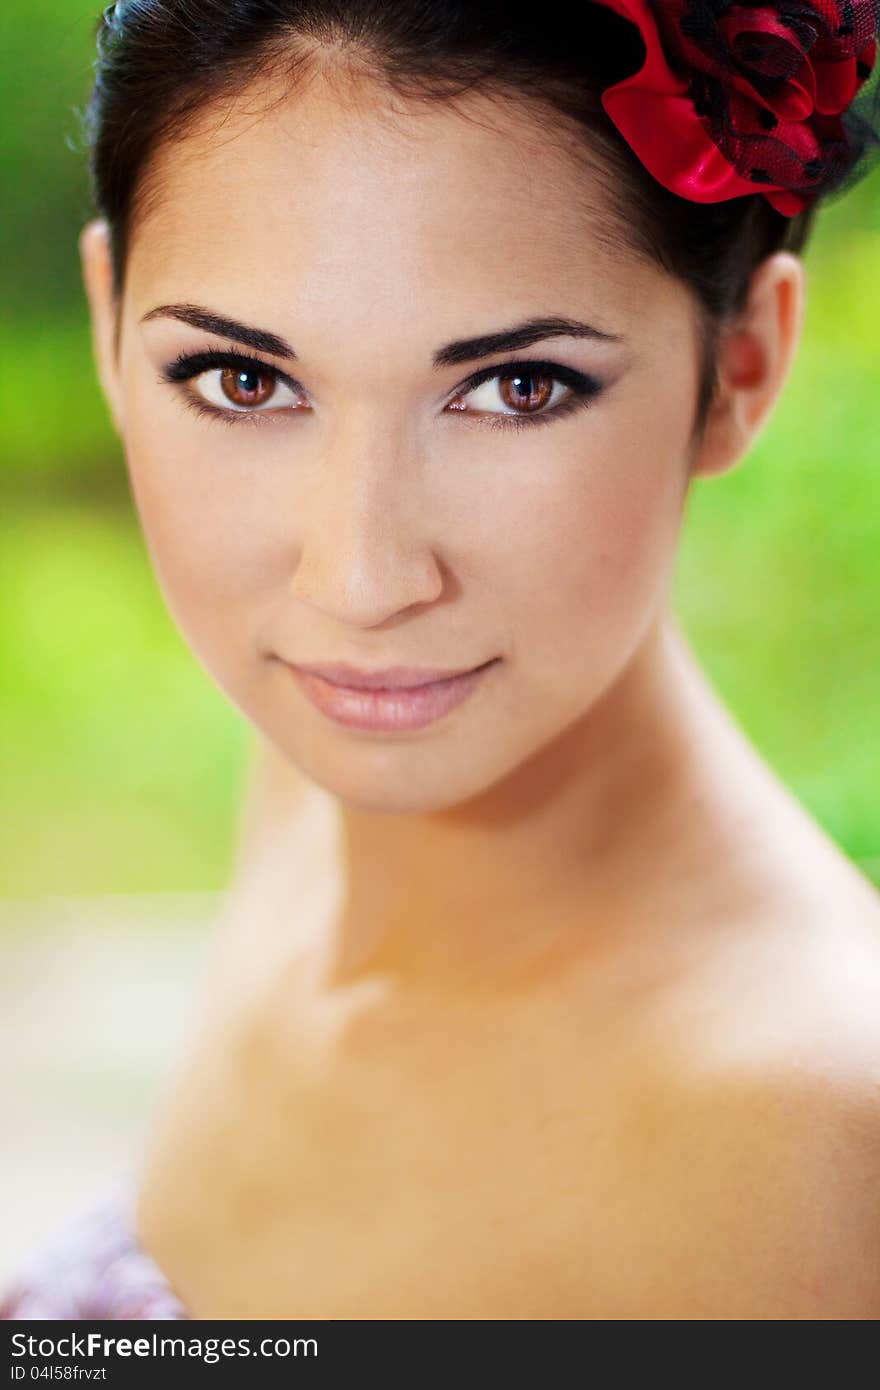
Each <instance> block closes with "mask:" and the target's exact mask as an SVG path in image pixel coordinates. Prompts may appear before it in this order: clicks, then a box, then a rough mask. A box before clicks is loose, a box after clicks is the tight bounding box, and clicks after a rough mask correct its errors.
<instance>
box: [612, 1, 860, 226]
mask: <svg viewBox="0 0 880 1390" xmlns="http://www.w3.org/2000/svg"><path fill="white" fill-rule="evenodd" d="M599 3H601V4H604V5H607V6H608V7H609V8H610V9H613V10H615V11H616V12H617V13H618V14H620V15H622V16H623V17H624V18H625V19H629V20H630V21H631V22H632V23H634V24H635V25H637V27H638V29H639V32H640V34H641V36H642V39H643V40H644V43H645V48H646V54H645V60H644V63H643V65H642V67H641V68H640V69H639V71H638V72H635V73H632V74H631V75H630V76H629V77H626V78H624V79H623V81H621V82H617V83H615V84H614V85H612V86H610V87H606V89H605V91H604V92H603V93H602V105H603V106H604V108H605V111H606V112H607V114H608V116H609V118H610V119H611V120H612V121H613V123H614V125H615V126H616V127H617V129H618V130H619V131H620V133H621V135H622V136H623V137H624V139H625V140H626V142H627V144H628V145H630V147H631V148H632V149H633V151H634V152H635V154H636V155H637V156H638V158H639V159H640V160H641V161H642V163H643V164H644V165H645V167H646V168H647V169H648V171H649V172H650V173H651V174H652V175H653V176H654V178H656V179H657V180H658V182H659V183H661V184H663V186H664V187H665V188H668V189H669V190H670V191H671V192H673V193H677V194H679V195H680V196H681V197H683V198H689V199H691V200H693V201H694V202H698V203H715V202H721V201H724V200H726V199H728V198H736V197H741V196H744V195H746V194H754V193H756V192H760V193H763V194H764V195H765V196H766V197H767V200H768V202H770V203H771V204H772V206H773V207H774V208H776V210H777V211H778V212H781V213H783V214H784V215H785V216H787V217H792V216H794V215H795V214H796V213H798V212H800V211H802V209H803V208H805V207H806V206H807V205H808V203H809V202H810V201H811V198H812V197H813V196H815V193H816V191H818V189H820V188H821V187H822V186H823V185H825V184H826V183H827V182H828V180H829V176H830V175H833V174H836V173H838V172H839V171H841V170H842V169H844V168H846V167H847V164H848V162H851V158H852V155H851V150H850V145H849V141H848V136H847V131H846V129H845V126H844V123H843V121H842V119H841V117H842V115H843V113H844V112H845V111H846V110H847V108H848V107H849V105H850V103H851V102H852V100H853V97H854V96H855V94H856V92H857V91H858V89H859V88H860V87H861V86H862V85H863V83H864V82H865V81H866V80H867V78H868V77H869V76H870V74H871V71H872V69H873V66H874V63H875V60H876V57H877V24H878V13H880V12H878V9H877V6H876V3H875V0H789V3H787V4H785V5H781V6H779V7H773V6H770V5H764V4H741V3H740V4H737V3H729V4H727V5H724V4H723V3H719V0H715V3H710V0H599ZM756 185H757V186H756Z"/></svg>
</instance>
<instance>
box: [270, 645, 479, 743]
mask: <svg viewBox="0 0 880 1390" xmlns="http://www.w3.org/2000/svg"><path fill="white" fill-rule="evenodd" d="M500 660H501V658H500V657H492V659H491V660H489V661H484V662H483V663H482V664H481V665H480V666H474V667H471V668H470V669H468V670H464V671H444V670H440V671H438V670H435V669H428V668H425V667H419V668H415V667H403V666H394V667H388V668H386V669H384V670H382V671H360V670H358V669H357V668H355V667H352V666H345V665H322V666H305V665H294V664H292V663H291V662H285V663H284V664H285V665H286V666H287V668H288V670H289V671H290V672H291V674H292V675H293V677H294V679H295V680H296V682H297V684H298V686H299V688H300V689H301V690H302V691H303V693H304V694H305V695H306V696H307V697H308V699H309V700H310V701H311V703H312V704H313V705H314V706H315V707H316V708H317V709H319V710H320V711H321V712H322V713H323V714H325V715H326V716H327V717H328V718H330V719H332V720H333V721H334V722H335V723H337V724H341V725H343V726H344V727H346V728H352V729H365V730H371V731H377V732H382V731H384V732H389V733H402V732H406V731H408V730H412V729H421V728H424V727H425V726H426V725H427V724H432V723H434V721H435V720H437V719H439V718H440V717H441V716H442V715H444V714H447V713H449V711H450V710H452V709H454V708H455V707H456V706H457V705H460V704H461V703H462V702H463V701H464V700H466V699H467V697H468V696H469V695H470V694H471V693H472V691H473V690H475V689H476V687H477V686H478V685H479V684H480V683H481V681H482V679H483V677H484V676H485V674H486V673H487V672H488V671H489V669H490V668H492V667H494V666H496V665H497V664H498V663H499V662H500Z"/></svg>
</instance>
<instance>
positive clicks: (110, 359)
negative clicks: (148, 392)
mask: <svg viewBox="0 0 880 1390" xmlns="http://www.w3.org/2000/svg"><path fill="white" fill-rule="evenodd" d="M79 255H80V262H81V264H82V275H83V283H84V285H85V290H86V295H87V297H88V301H89V311H90V314H91V322H92V348H93V351H94V356H95V365H96V367H97V369H98V378H99V380H100V382H101V387H102V390H103V392H104V396H105V399H106V401H107V405H108V406H109V409H110V415H111V418H112V420H113V424H114V426H115V428H116V432H117V434H119V435H121V434H122V431H123V424H124V419H123V410H122V392H121V390H120V382H119V358H118V353H117V346H116V328H117V318H118V314H119V306H118V304H117V301H116V298H115V296H114V293H113V269H112V261H111V256H110V228H109V227H108V225H107V223H106V221H105V220H104V219H103V218H97V219H95V220H94V221H91V222H87V223H86V225H85V226H84V227H83V229H82V231H81V232H80V235H79Z"/></svg>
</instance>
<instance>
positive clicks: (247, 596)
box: [126, 422, 277, 686]
mask: <svg viewBox="0 0 880 1390" xmlns="http://www.w3.org/2000/svg"><path fill="white" fill-rule="evenodd" d="M221 428H222V427H221V426H218V427H217V429H218V431H219V429H221ZM205 433H207V431H206V432H205ZM126 463H127V467H128V472H129V477H130V480H131V489H132V495H133V498H134V501H135V505H136V508H137V512H138V516H139V518H140V522H141V528H142V531H143V534H144V539H145V543H146V546H147V549H148V551H149V554H150V558H151V561H152V566H153V570H154V572H155V575H156V579H157V582H158V584H159V587H160V589H161V591H162V594H163V597H164V599H165V603H166V606H167V608H168V610H169V612H170V614H171V616H172V617H173V619H174V621H175V623H176V625H177V627H178V629H179V630H180V632H181V633H182V635H183V636H184V638H185V640H186V641H187V643H188V644H189V645H190V647H191V648H192V649H193V650H194V651H195V652H196V653H197V654H198V655H199V656H200V657H201V658H202V659H203V661H204V662H205V664H206V665H207V666H208V667H209V668H210V670H211V671H212V672H213V673H214V674H215V675H216V676H217V678H218V679H219V680H220V681H221V683H222V684H224V685H227V686H228V684H229V680H230V677H231V676H232V674H233V672H234V670H235V668H236V666H240V665H241V661H242V656H243V655H245V654H247V653H248V651H249V650H252V651H253V652H254V653H256V650H257V646H256V639H255V631H254V618H255V610H256V608H257V606H258V604H259V601H260V595H261V594H262V593H263V592H264V590H265V585H266V576H265V573H264V570H265V565H266V542H265V537H266V536H267V535H269V534H271V526H272V523H271V520H270V518H269V516H267V515H265V514H264V513H265V512H266V510H267V505H266V499H265V496H264V495H263V494H262V492H261V489H260V488H258V487H256V486H255V485H254V484H255V479H254V478H253V476H248V475H246V474H245V473H244V472H243V471H242V470H241V468H240V466H239V467H238V469H237V470H236V469H234V467H233V465H232V463H231V455H230V451H229V445H228V444H227V445H226V446H225V449H224V446H223V445H222V444H219V445H218V446H217V447H216V448H212V441H211V440H210V438H203V439H201V440H199V441H198V444H196V443H195V442H193V441H192V440H191V439H189V438H187V433H186V431H184V430H178V431H175V432H174V433H173V435H170V436H169V435H165V436H162V435H156V434H155V432H154V434H153V435H152V436H151V434H150V431H149V429H148V428H147V425H146V422H144V423H142V425H141V426H140V427H138V428H132V429H130V430H129V434H128V438H127V440H126ZM276 525H277V522H276Z"/></svg>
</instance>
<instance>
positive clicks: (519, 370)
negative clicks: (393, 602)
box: [159, 349, 604, 429]
mask: <svg viewBox="0 0 880 1390" xmlns="http://www.w3.org/2000/svg"><path fill="white" fill-rule="evenodd" d="M218 367H231V368H238V369H239V370H240V371H258V372H261V373H265V374H266V375H267V376H269V377H271V378H273V379H274V380H276V381H282V382H284V384H285V385H286V386H289V387H290V388H291V390H292V391H302V387H301V386H300V385H299V383H298V382H296V381H294V380H293V378H292V377H289V376H287V375H286V374H285V373H284V372H281V371H279V369H278V368H277V367H272V366H270V365H269V363H268V362H263V361H261V360H260V359H259V358H257V357H248V356H247V355H246V354H244V353H241V352H238V351H236V350H234V349H230V350H228V351H225V352H221V351H218V350H216V349H212V350H211V351H208V352H191V353H186V352H182V353H180V354H179V355H178V356H177V357H175V358H174V360H173V361H171V362H169V363H167V365H166V366H165V367H163V368H162V373H161V375H160V377H159V381H160V383H161V384H162V385H166V384H168V385H172V386H178V387H179V386H181V385H182V384H183V383H184V382H187V381H191V380H193V379H194V378H195V377H197V376H201V375H202V373H203V372H208V371H213V370H216V368H218ZM517 375H521V376H527V375H531V376H549V377H552V378H553V379H554V380H556V381H559V382H561V383H562V384H563V385H564V386H567V387H568V388H569V390H570V391H571V392H572V394H571V395H570V396H569V397H567V399H566V400H564V401H562V402H561V404H559V405H556V406H553V407H552V409H550V410H543V411H541V412H539V413H535V414H533V415H527V414H522V415H517V414H504V413H502V412H491V411H490V412H486V414H485V415H480V414H476V415H475V416H474V417H473V418H475V419H476V420H477V422H478V423H479V424H480V425H481V426H483V425H485V426H487V427H488V428H489V429H532V428H534V427H536V426H538V425H549V424H551V423H552V422H553V421H554V420H560V419H564V418H565V417H566V416H568V415H572V414H574V413H575V411H578V410H583V409H585V408H587V407H588V406H589V405H590V404H591V402H592V401H594V400H595V399H596V397H597V396H598V395H599V394H600V393H601V392H602V390H603V389H604V387H603V385H602V383H601V382H600V381H598V380H597V379H596V378H595V377H593V376H588V375H586V374H584V373H583V372H578V371H575V370H574V368H573V367H565V366H563V365H562V363H560V362H548V361H543V360H541V361H539V360H529V361H517V362H503V363H501V364H500V365H496V366H494V367H482V368H480V370H479V371H476V372H474V373H473V374H472V375H471V376H469V377H468V378H467V379H466V380H465V381H464V382H462V384H461V386H459V387H457V388H456V391H455V396H456V397H457V396H466V395H469V394H470V392H471V391H475V390H476V389H477V387H478V386H482V385H483V383H484V382H486V381H491V380H492V379H493V378H495V377H499V378H501V377H512V376H517ZM180 397H181V399H182V401H183V403H184V405H186V406H187V407H188V408H189V409H190V410H193V411H195V413H196V414H197V415H202V416H209V417H211V418H212V419H215V420H220V421H222V422H223V423H224V424H227V425H238V424H244V423H250V424H252V425H262V424H264V423H267V421H265V420H263V419H261V418H260V417H261V416H264V417H265V416H272V415H277V414H280V413H284V412H281V411H277V410H276V411H273V410H221V409H220V408H219V407H218V406H214V405H210V404H209V403H208V402H207V401H205V400H202V399H201V398H200V397H199V396H197V395H195V394H194V393H193V392H192V391H186V390H184V391H181V392H180ZM453 398H454V397H453ZM461 413H462V414H465V415H466V414H468V413H469V412H467V411H463V412H461Z"/></svg>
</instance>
